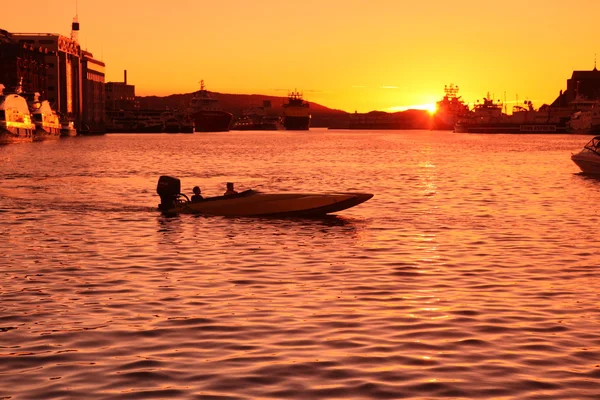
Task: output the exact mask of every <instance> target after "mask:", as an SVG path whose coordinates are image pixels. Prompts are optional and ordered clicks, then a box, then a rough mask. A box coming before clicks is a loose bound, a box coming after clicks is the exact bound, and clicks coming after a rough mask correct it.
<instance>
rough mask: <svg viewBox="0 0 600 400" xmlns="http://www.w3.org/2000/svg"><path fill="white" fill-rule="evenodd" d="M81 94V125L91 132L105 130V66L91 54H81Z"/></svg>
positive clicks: (85, 52)
mask: <svg viewBox="0 0 600 400" xmlns="http://www.w3.org/2000/svg"><path fill="white" fill-rule="evenodd" d="M81 60H82V71H83V73H82V75H83V77H82V81H83V83H82V89H83V90H82V92H83V114H82V125H87V127H86V126H84V129H89V130H91V131H95V132H98V131H104V130H105V129H106V120H105V119H106V101H105V93H104V87H105V83H104V77H105V64H104V63H103V62H102V61H98V60H95V59H94V57H93V54H92V53H90V52H88V51H85V50H84V51H83V52H82V58H81Z"/></svg>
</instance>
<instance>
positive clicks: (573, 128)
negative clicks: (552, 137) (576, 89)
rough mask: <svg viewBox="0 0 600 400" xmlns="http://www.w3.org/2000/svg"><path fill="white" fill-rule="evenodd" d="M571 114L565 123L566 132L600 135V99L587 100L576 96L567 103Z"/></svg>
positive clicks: (578, 95)
mask: <svg viewBox="0 0 600 400" xmlns="http://www.w3.org/2000/svg"><path fill="white" fill-rule="evenodd" d="M569 106H570V108H571V110H572V114H571V116H570V118H569V121H568V122H567V132H569V133H575V134H588V135H599V134H600V99H588V98H586V97H584V96H582V95H580V94H577V95H576V97H575V99H574V100H573V101H572V102H571V103H569Z"/></svg>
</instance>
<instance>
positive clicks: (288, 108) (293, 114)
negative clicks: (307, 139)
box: [283, 91, 311, 131]
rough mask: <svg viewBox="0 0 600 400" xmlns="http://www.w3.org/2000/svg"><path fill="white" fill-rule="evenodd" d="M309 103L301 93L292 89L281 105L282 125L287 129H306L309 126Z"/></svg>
mask: <svg viewBox="0 0 600 400" xmlns="http://www.w3.org/2000/svg"><path fill="white" fill-rule="evenodd" d="M310 119H311V115H310V105H309V104H308V102H307V101H304V99H303V98H302V94H301V93H299V92H298V91H293V92H292V93H290V94H289V95H288V102H287V103H286V104H284V105H283V126H284V128H285V129H286V130H288V131H307V130H308V129H309V128H310Z"/></svg>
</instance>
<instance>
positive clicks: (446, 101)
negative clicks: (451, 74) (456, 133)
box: [431, 84, 469, 131]
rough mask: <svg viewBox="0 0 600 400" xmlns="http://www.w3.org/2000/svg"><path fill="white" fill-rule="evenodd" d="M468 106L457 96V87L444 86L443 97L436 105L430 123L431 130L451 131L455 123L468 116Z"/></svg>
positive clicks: (451, 85)
mask: <svg viewBox="0 0 600 400" xmlns="http://www.w3.org/2000/svg"><path fill="white" fill-rule="evenodd" d="M468 113H469V106H468V105H467V104H465V102H464V101H463V100H462V99H461V97H460V96H459V95H458V86H454V85H453V84H450V85H449V86H447V85H445V86H444V97H443V98H442V100H440V101H438V102H437V103H436V110H435V114H434V115H433V118H432V121H431V129H433V130H440V131H451V130H453V129H454V125H456V122H457V121H458V120H459V119H461V118H463V117H465V116H466V115H468Z"/></svg>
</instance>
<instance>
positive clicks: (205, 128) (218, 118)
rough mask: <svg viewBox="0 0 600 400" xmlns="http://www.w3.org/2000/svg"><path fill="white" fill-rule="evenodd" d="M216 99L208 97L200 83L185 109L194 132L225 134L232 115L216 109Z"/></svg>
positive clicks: (201, 82) (202, 83)
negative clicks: (192, 122) (192, 123)
mask: <svg viewBox="0 0 600 400" xmlns="http://www.w3.org/2000/svg"><path fill="white" fill-rule="evenodd" d="M217 102H218V100H217V99H213V98H212V97H210V95H209V93H208V91H207V90H206V88H205V86H204V81H203V80H202V81H200V90H199V91H197V92H196V93H194V97H193V98H192V101H191V102H190V105H189V107H188V109H187V115H188V116H189V117H191V118H192V120H193V121H194V125H195V129H196V132H227V131H228V130H229V126H230V125H231V121H232V120H233V114H231V113H228V112H226V111H223V110H222V109H220V108H218V107H217Z"/></svg>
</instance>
